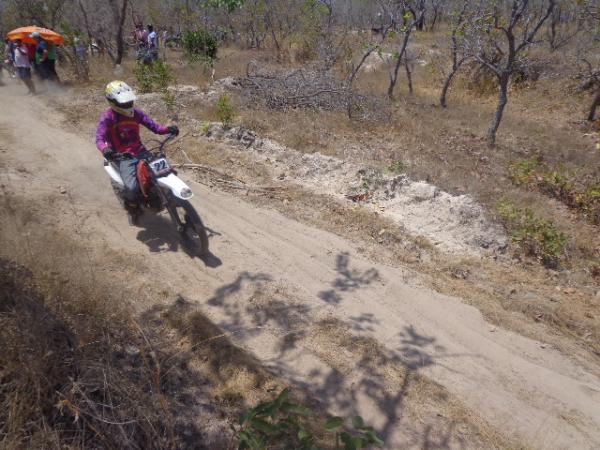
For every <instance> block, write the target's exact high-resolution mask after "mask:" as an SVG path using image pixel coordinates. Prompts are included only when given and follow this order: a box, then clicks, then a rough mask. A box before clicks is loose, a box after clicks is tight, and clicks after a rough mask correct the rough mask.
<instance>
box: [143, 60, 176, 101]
mask: <svg viewBox="0 0 600 450" xmlns="http://www.w3.org/2000/svg"><path fill="white" fill-rule="evenodd" d="M134 74H135V79H136V81H137V87H138V91H139V92H143V93H144V92H165V91H166V90H167V88H168V87H169V85H170V84H171V83H173V82H174V81H175V77H174V75H173V72H172V71H171V68H170V67H169V65H168V64H167V63H165V62H163V61H154V62H152V63H151V64H143V63H141V62H140V63H138V64H137V66H136V67H135V69H134Z"/></svg>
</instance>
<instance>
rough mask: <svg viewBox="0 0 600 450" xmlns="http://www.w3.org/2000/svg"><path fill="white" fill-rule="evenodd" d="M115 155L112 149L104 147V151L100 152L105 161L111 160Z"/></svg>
mask: <svg viewBox="0 0 600 450" xmlns="http://www.w3.org/2000/svg"><path fill="white" fill-rule="evenodd" d="M116 154H117V152H115V151H114V150H113V149H112V148H110V147H106V148H105V149H104V150H102V155H103V156H104V157H105V158H106V159H107V160H109V161H110V160H111V159H113V158H114V157H115V155H116Z"/></svg>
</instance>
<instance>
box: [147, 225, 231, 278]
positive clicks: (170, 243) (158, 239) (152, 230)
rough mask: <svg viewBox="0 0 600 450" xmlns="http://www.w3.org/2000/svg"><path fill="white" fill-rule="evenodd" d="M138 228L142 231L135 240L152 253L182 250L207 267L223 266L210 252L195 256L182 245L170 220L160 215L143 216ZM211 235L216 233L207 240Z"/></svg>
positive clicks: (191, 250) (189, 249) (192, 251)
mask: <svg viewBox="0 0 600 450" xmlns="http://www.w3.org/2000/svg"><path fill="white" fill-rule="evenodd" d="M138 226H139V227H141V228H142V229H141V230H140V231H138V233H137V236H136V238H137V240H138V241H140V242H143V243H144V244H145V245H146V246H147V247H148V249H149V250H150V252H152V253H165V252H178V251H179V250H182V251H183V252H184V253H185V254H186V255H188V256H189V257H190V258H199V259H200V260H201V261H202V262H204V264H205V266H207V267H211V268H215V267H219V266H220V265H222V264H223V263H222V261H221V260H220V259H219V257H218V256H216V255H214V254H213V253H211V252H210V251H209V252H208V253H207V254H205V255H197V254H196V253H195V252H194V250H193V249H191V248H189V247H188V246H186V245H184V244H183V243H182V242H181V237H180V235H179V233H178V232H177V230H176V229H175V227H174V226H173V223H172V222H171V220H170V219H168V218H166V217H164V216H162V215H158V214H144V215H142V216H141V217H140V223H139V225H138ZM207 230H208V229H207ZM213 235H218V233H217V232H214V231H211V233H210V234H209V239H210V237H211V236H213Z"/></svg>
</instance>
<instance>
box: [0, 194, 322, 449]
mask: <svg viewBox="0 0 600 450" xmlns="http://www.w3.org/2000/svg"><path fill="white" fill-rule="evenodd" d="M5 194H6V193H5ZM59 201H60V200H59ZM45 205H46V203H45V201H44V199H40V203H39V204H32V203H31V202H27V203H25V202H24V201H23V200H21V199H20V198H18V197H15V196H12V195H8V194H6V195H4V196H3V202H2V206H3V208H4V211H5V212H6V214H4V215H3V216H2V219H1V220H0V227H1V228H0V229H1V230H2V232H1V234H0V249H1V250H0V284H1V286H0V288H1V289H0V325H1V326H0V347H1V348H2V349H3V351H2V352H1V353H0V358H1V359H0V406H1V410H2V411H1V412H0V435H1V436H2V443H3V448H7V449H18V448H25V447H26V448H52V449H53V448H56V449H58V448H61V449H62V448H69V449H79V448H125V447H127V448H144V449H167V448H178V449H186V448H194V449H202V448H211V449H212V448H227V447H229V446H230V445H232V444H231V443H232V442H235V439H234V436H233V434H232V432H231V430H230V427H229V423H235V422H236V417H237V415H238V414H239V412H240V411H241V410H242V409H245V408H249V407H251V406H253V405H255V404H256V403H258V402H259V401H264V400H266V399H269V398H271V397H272V396H273V394H272V391H273V390H274V389H275V387H281V386H285V383H284V382H282V381H281V380H279V379H277V378H276V377H274V376H273V375H272V374H271V373H269V372H268V371H266V370H264V369H263V368H262V367H261V365H260V363H259V362H258V361H257V360H255V359H254V358H253V357H251V356H250V355H249V354H247V353H246V352H245V351H243V350H241V349H239V348H238V347H237V346H235V345H234V344H233V343H232V342H231V341H230V339H229V338H230V336H229V335H228V334H226V333H225V334H224V333H223V332H222V331H221V330H220V329H219V328H218V327H216V326H215V325H214V324H212V323H211V322H210V321H209V320H208V319H207V318H206V317H204V316H203V315H202V314H201V313H199V312H198V311H197V308H196V306H195V305H193V304H190V303H188V302H187V301H186V300H185V299H183V298H181V297H177V296H175V295H174V294H173V293H172V292H168V291H165V290H157V289H153V288H152V287H151V286H149V285H148V284H143V289H142V291H139V290H138V289H137V286H138V281H139V280H141V279H143V274H144V273H146V272H147V271H148V269H147V267H146V266H145V264H144V262H143V260H141V259H140V258H138V257H132V256H131V255H125V254H122V253H119V252H115V251H112V250H109V249H106V250H105V249H98V248H97V247H93V246H88V245H85V244H83V243H82V242H85V236H77V237H73V236H71V235H67V234H65V233H63V232H61V231H59V230H58V229H57V228H56V224H54V223H53V218H52V217H51V216H48V215H47V213H48V211H47V210H46V206H45ZM57 206H59V205H54V208H55V207H57ZM80 239H81V240H80ZM11 261H17V262H18V264H17V263H13V262H11ZM153 299H154V302H155V303H156V306H154V307H151V308H149V309H147V308H145V307H142V308H140V306H142V305H144V304H145V305H147V304H148V301H150V302H152V301H153ZM171 299H173V300H172V301H171ZM134 305H135V306H134ZM134 307H135V308H137V309H134ZM140 309H141V312H140ZM296 397H297V398H299V399H300V401H305V400H303V395H302V393H301V392H299V393H298V394H297V395H296ZM306 401H307V400H306ZM321 419H322V415H321V414H317V416H316V417H315V420H321Z"/></svg>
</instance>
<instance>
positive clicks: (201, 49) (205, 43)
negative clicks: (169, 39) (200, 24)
mask: <svg viewBox="0 0 600 450" xmlns="http://www.w3.org/2000/svg"><path fill="white" fill-rule="evenodd" d="M181 43H182V45H183V49H184V50H185V54H186V55H187V57H188V58H189V59H190V60H191V61H212V60H214V59H215V58H216V57H217V38H216V37H215V36H213V35H212V34H210V33H209V32H207V31H204V30H196V31H186V32H185V33H183V36H182V39H181Z"/></svg>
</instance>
